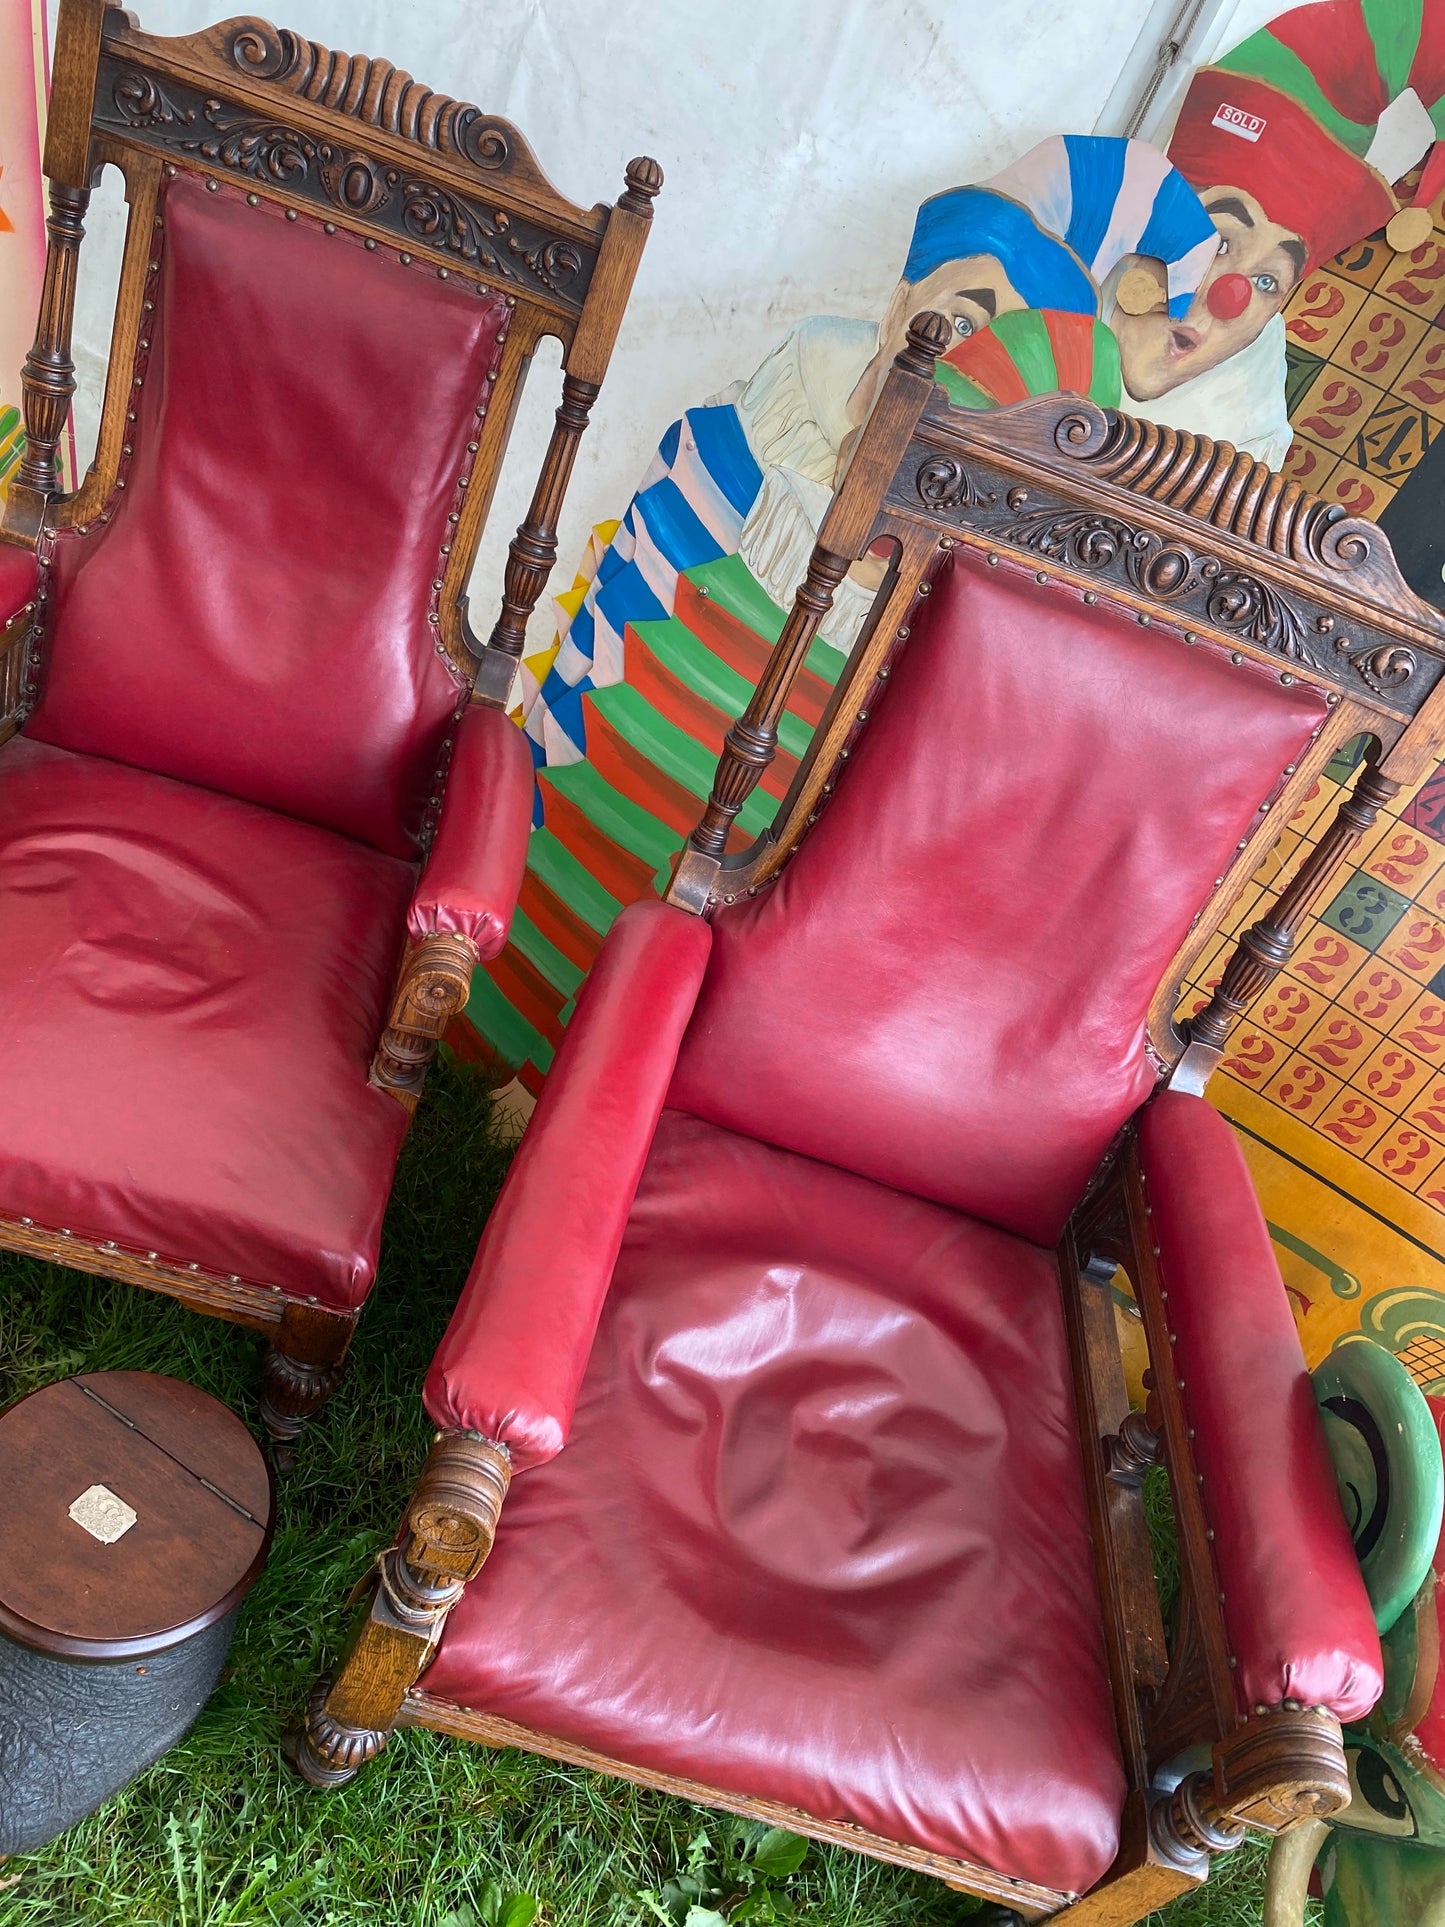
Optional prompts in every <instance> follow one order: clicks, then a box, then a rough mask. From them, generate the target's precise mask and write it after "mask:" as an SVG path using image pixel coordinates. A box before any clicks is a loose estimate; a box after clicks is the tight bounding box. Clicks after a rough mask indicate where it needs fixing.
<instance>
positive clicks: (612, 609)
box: [597, 562, 672, 636]
mask: <svg viewBox="0 0 1445 1927" xmlns="http://www.w3.org/2000/svg"><path fill="white" fill-rule="evenodd" d="M597 607H598V610H599V611H600V612H601V614H602V615H603V616H604V617H605V619H606V621H607V623H608V625H609V627H610V628H611V629H612V630H613V631H614V633H615V634H617V635H619V636H620V635H621V634H622V632H623V631H624V630H625V629H626V627H627V625H628V623H629V622H655V621H656V620H657V619H658V617H659V616H670V615H671V614H672V611H671V609H664V608H663V606H662V604H661V603H660V602H659V601H658V599H657V597H656V596H655V595H654V594H653V593H652V590H651V589H649V588H648V586H647V578H646V576H645V575H644V574H643V573H642V571H641V569H639V568H638V566H637V564H636V563H635V562H629V563H628V565H627V567H626V568H625V569H622V570H620V571H619V572H618V574H616V575H615V576H613V578H612V580H611V581H610V582H609V583H608V584H607V586H606V587H605V588H603V589H599V590H598V591H597Z"/></svg>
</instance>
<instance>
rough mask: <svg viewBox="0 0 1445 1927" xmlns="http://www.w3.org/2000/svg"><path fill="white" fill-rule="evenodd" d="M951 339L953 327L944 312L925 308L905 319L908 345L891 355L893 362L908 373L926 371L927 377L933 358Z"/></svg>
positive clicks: (931, 371) (936, 358) (931, 367)
mask: <svg viewBox="0 0 1445 1927" xmlns="http://www.w3.org/2000/svg"><path fill="white" fill-rule="evenodd" d="M952 340H953V328H952V327H951V325H950V323H949V320H948V316H947V315H942V314H939V312H938V310H937V309H936V308H926V309H925V310H924V312H923V313H922V314H916V315H914V317H913V319H912V320H911V321H910V322H909V324H908V346H907V347H906V348H901V349H900V350H899V351H898V353H897V355H895V356H894V359H893V365H894V367H895V368H903V369H906V370H907V372H908V373H909V374H910V375H927V376H928V377H930V379H931V378H932V375H933V364H934V362H935V361H937V360H938V357H939V356H940V355H941V354H942V353H943V351H944V349H945V348H947V346H948V344H949V342H950V341H952Z"/></svg>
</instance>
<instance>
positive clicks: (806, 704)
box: [673, 575, 833, 727]
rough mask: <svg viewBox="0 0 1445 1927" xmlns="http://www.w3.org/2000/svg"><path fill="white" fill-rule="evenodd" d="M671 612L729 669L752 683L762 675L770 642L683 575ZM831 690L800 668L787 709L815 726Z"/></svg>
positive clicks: (678, 584) (809, 670)
mask: <svg viewBox="0 0 1445 1927" xmlns="http://www.w3.org/2000/svg"><path fill="white" fill-rule="evenodd" d="M673 613H674V614H675V615H676V616H677V617H678V619H679V621H681V622H685V623H686V624H687V626H688V628H689V629H691V631H692V633H693V634H694V635H695V636H696V637H697V639H698V641H699V642H702V643H705V644H706V646H707V647H708V648H709V649H711V650H712V652H713V654H714V655H715V656H717V657H719V658H720V659H721V660H722V661H723V662H725V663H726V664H727V666H728V667H729V669H735V670H736V671H737V672H738V674H739V675H740V676H746V677H747V679H748V681H749V682H751V683H755V682H756V681H757V680H758V678H759V676H761V675H762V673H763V670H764V668H765V667H766V666H767V660H768V657H769V656H770V655H771V654H772V644H771V643H768V642H765V641H764V640H763V638H762V637H761V636H760V635H759V634H758V633H757V631H756V630H755V629H749V627H748V625H747V624H746V623H745V622H739V621H738V619H737V617H736V616H733V615H729V613H728V611H727V610H726V609H723V608H721V607H719V605H718V604H717V603H716V602H714V601H713V599H712V597H711V596H705V595H699V594H698V592H697V585H696V583H694V582H689V581H688V579H687V577H686V576H685V575H680V576H679V577H678V578H677V599H676V601H675V602H674V604H673ZM832 693H833V692H832V690H831V689H830V688H829V687H828V685H827V683H825V682H824V680H823V678H822V677H821V676H819V675H815V674H814V672H813V671H812V670H811V669H800V670H799V671H798V676H797V680H796V681H795V682H794V684H793V690H792V694H791V695H790V696H789V698H788V712H789V714H790V715H793V716H796V717H797V718H798V720H799V721H800V722H804V723H807V724H808V725H809V727H814V726H816V725H817V724H818V723H819V722H820V721H821V720H822V715H823V711H824V710H825V709H826V708H827V706H828V698H829V697H830V696H831V695H832Z"/></svg>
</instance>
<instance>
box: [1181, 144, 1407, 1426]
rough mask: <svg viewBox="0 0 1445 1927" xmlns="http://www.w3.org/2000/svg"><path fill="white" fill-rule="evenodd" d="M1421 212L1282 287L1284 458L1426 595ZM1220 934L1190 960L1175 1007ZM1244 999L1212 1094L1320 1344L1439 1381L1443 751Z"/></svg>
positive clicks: (1270, 876) (1313, 826)
mask: <svg viewBox="0 0 1445 1927" xmlns="http://www.w3.org/2000/svg"><path fill="white" fill-rule="evenodd" d="M1416 184H1417V183H1416V177H1415V176H1411V177H1408V180H1407V182H1406V183H1404V184H1402V185H1403V186H1405V187H1406V188H1407V190H1408V191H1414V189H1415V187H1416ZM1430 213H1431V216H1432V220H1433V227H1432V231H1431V233H1430V234H1429V236H1428V237H1427V238H1426V239H1425V240H1423V241H1422V242H1421V244H1420V245H1419V246H1418V247H1416V248H1414V249H1413V250H1411V251H1410V252H1409V253H1408V254H1405V255H1401V254H1397V253H1396V252H1395V251H1394V250H1393V249H1392V248H1391V247H1390V246H1389V245H1388V243H1387V242H1386V241H1385V239H1384V237H1383V235H1379V234H1377V235H1375V236H1373V237H1370V238H1368V239H1366V240H1363V241H1361V242H1359V243H1358V244H1356V245H1354V246H1352V247H1349V248H1347V249H1345V250H1344V251H1343V253H1341V254H1339V255H1337V256H1336V257H1334V258H1333V259H1332V260H1330V261H1328V262H1326V263H1325V264H1324V265H1323V267H1321V268H1320V269H1319V270H1318V271H1316V272H1315V273H1313V274H1310V275H1308V276H1306V278H1305V280H1304V281H1303V283H1302V284H1301V286H1300V288H1299V289H1298V291H1297V292H1296V294H1295V295H1294V297H1293V298H1292V300H1291V302H1290V303H1289V306H1288V308H1287V310H1286V317H1285V327H1286V332H1287V335H1288V339H1289V382H1290V394H1291V410H1290V418H1291V422H1292V424H1293V427H1294V445H1293V448H1292V449H1291V452H1290V456H1289V460H1288V462H1287V464H1286V472H1287V473H1288V474H1290V475H1292V476H1296V477H1298V478H1299V479H1300V480H1302V481H1303V482H1305V483H1306V485H1307V486H1308V487H1309V488H1311V489H1314V490H1316V491H1318V492H1319V493H1321V494H1323V495H1325V496H1326V497H1328V498H1330V499H1332V500H1334V501H1338V502H1340V503H1342V504H1343V505H1344V506H1345V507H1347V508H1348V509H1349V510H1350V511H1351V513H1352V514H1357V515H1364V516H1368V517H1369V518H1370V519H1371V520H1375V521H1378V522H1380V524H1381V525H1382V526H1383V527H1384V528H1385V529H1387V531H1388V532H1389V535H1390V539H1391V543H1392V545H1393V546H1394V548H1395V551H1396V554H1397V555H1398V557H1399V559H1400V563H1401V567H1402V569H1403V570H1404V573H1405V575H1406V577H1407V579H1408V580H1409V582H1410V584H1411V586H1412V587H1413V588H1414V589H1415V591H1416V593H1417V594H1419V595H1420V596H1422V597H1424V598H1425V600H1427V601H1429V602H1432V603H1433V604H1434V605H1435V606H1436V607H1437V608H1445V574H1442V569H1445V465H1442V464H1445V440H1442V439H1441V429H1442V427H1445V190H1442V192H1441V193H1439V194H1437V195H1435V196H1434V197H1433V199H1432V201H1431V203H1430ZM1358 753H1359V750H1358V745H1352V746H1351V748H1350V750H1349V751H1348V752H1347V753H1346V754H1344V755H1342V756H1341V757H1339V758H1338V759H1337V760H1336V761H1335V762H1334V763H1333V764H1331V765H1330V768H1329V770H1328V771H1327V773H1326V774H1325V775H1324V776H1323V777H1322V778H1321V779H1320V781H1319V783H1318V785H1317V786H1316V789H1315V792H1314V793H1313V795H1311V797H1310V798H1309V799H1308V801H1307V802H1306V803H1305V804H1303V805H1302V806H1301V808H1300V809H1299V810H1298V811H1297V812H1296V813H1295V816H1294V818H1293V819H1292V820H1291V822H1290V823H1289V825H1288V827H1287V828H1286V829H1285V831H1284V833H1283V834H1282V836H1281V838H1280V843H1279V846H1278V848H1277V849H1276V850H1275V852H1274V853H1273V854H1272V855H1271V857H1270V859H1269V860H1268V862H1267V863H1266V865H1265V866H1264V868H1263V869H1262V870H1261V872H1260V873H1259V876H1258V877H1257V878H1256V880H1255V883H1254V885H1253V887H1252V889H1251V890H1250V892H1249V893H1248V894H1247V896H1246V898H1245V899H1244V900H1243V901H1242V902H1241V904H1240V905H1239V907H1238V909H1237V910H1236V912H1235V915H1234V918H1233V927H1234V929H1235V930H1238V929H1242V928H1243V927H1244V925H1245V924H1246V923H1247V922H1249V921H1250V920H1251V919H1252V918H1253V917H1255V916H1257V915H1258V914H1259V911H1260V908H1261V906H1262V905H1263V904H1264V903H1265V902H1266V901H1268V900H1270V899H1272V898H1273V896H1274V895H1275V894H1276V893H1277V885H1278V883H1279V881H1280V878H1281V875H1282V873H1283V872H1284V871H1285V869H1286V868H1287V867H1288V866H1290V865H1292V864H1293V862H1294V861H1295V859H1296V857H1297V854H1298V851H1299V849H1300V846H1301V845H1302V844H1303V843H1308V842H1312V841H1313V840H1314V839H1315V837H1316V836H1318V835H1319V834H1320V833H1321V831H1322V830H1323V828H1324V826H1325V824H1326V822H1327V821H1328V819H1329V816H1330V814H1331V813H1332V812H1333V810H1334V808H1335V806H1336V804H1337V803H1338V801H1339V799H1340V795H1341V793H1342V785H1344V784H1347V783H1348V782H1349V780H1350V778H1351V776H1352V773H1353V765H1354V763H1355V762H1356V761H1357V759H1358ZM1229 941H1230V939H1229V938H1228V937H1221V938H1220V939H1219V940H1218V941H1217V942H1216V944H1215V945H1214V947H1213V950H1212V952H1211V953H1209V954H1208V955H1207V956H1206V957H1205V958H1204V959H1202V960H1201V969H1200V971H1199V973H1198V986H1197V990H1196V992H1195V994H1192V995H1191V996H1190V997H1188V998H1187V999H1186V1002H1185V1009H1186V1010H1187V1009H1193V1008H1195V1007H1196V1006H1197V1005H1198V1003H1199V1002H1200V995H1199V994H1198V993H1199V992H1201V991H1202V990H1203V989H1204V987H1205V986H1206V985H1209V984H1212V983H1213V982H1215V981H1217V979H1218V976H1219V973H1220V970H1221V968H1222V964H1223V957H1224V953H1225V950H1226V948H1227V945H1228V943H1229ZM1252 1015H1253V1017H1254V1020H1255V1021H1254V1022H1253V1023H1252V1024H1249V1025H1246V1026H1242V1027H1241V1028H1240V1030H1239V1031H1238V1032H1236V1034H1235V1037H1234V1040H1233V1044H1232V1048H1231V1050H1230V1052H1229V1054H1228V1055H1227V1057H1226V1058H1225V1061H1224V1063H1223V1065H1222V1067H1221V1072H1220V1074H1219V1076H1218V1077H1217V1078H1216V1079H1215V1082H1214V1084H1213V1086H1212V1088H1211V1092H1210V1095H1211V1096H1212V1097H1213V1098H1214V1099H1215V1101H1216V1102H1217V1103H1218V1104H1219V1106H1220V1108H1221V1109H1222V1110H1223V1111H1224V1112H1225V1114H1226V1115H1227V1116H1228V1117H1230V1118H1231V1119H1232V1120H1233V1122H1234V1123H1235V1125H1236V1126H1237V1128H1238V1129H1239V1130H1240V1132H1241V1135H1242V1137H1243V1141H1244V1146H1245V1151H1246V1155H1247V1156H1248V1157H1249V1160H1250V1164H1251V1168H1252V1170H1253V1172H1254V1177H1255V1181H1256V1183H1257V1185H1258V1187H1259V1191H1260V1195H1261V1198H1262V1199H1263V1200H1264V1204H1265V1208H1266V1213H1267V1215H1268V1216H1269V1218H1270V1220H1271V1222H1272V1224H1273V1226H1274V1229H1275V1238H1276V1243H1277V1245H1278V1247H1279V1252H1280V1258H1281V1262H1282V1266H1283V1269H1284V1275H1285V1280H1286V1283H1287V1284H1288V1285H1289V1287H1290V1290H1291V1293H1292V1295H1293V1297H1294V1302H1295V1310H1296V1314H1297V1317H1298V1319H1299V1323H1300V1329H1301V1332H1302V1334H1303V1336H1304V1340H1305V1349H1306V1354H1307V1356H1308V1358H1309V1360H1310V1363H1311V1364H1314V1363H1316V1362H1317V1361H1318V1359H1319V1358H1321V1357H1322V1356H1323V1355H1324V1354H1325V1353H1326V1352H1327V1351H1328V1350H1329V1349H1330V1347H1331V1346H1332V1345H1333V1344H1335V1343H1336V1342H1337V1341H1338V1340H1339V1339H1340V1338H1341V1337H1343V1336H1346V1335H1348V1334H1352V1333H1355V1332H1363V1333H1365V1334H1367V1335H1368V1336H1370V1337H1372V1338H1376V1339H1378V1340H1379V1341H1380V1342H1381V1343H1382V1344H1386V1345H1388V1346H1389V1347H1390V1348H1391V1349H1392V1350H1394V1351H1395V1352H1397V1353H1398V1354H1399V1356H1400V1357H1401V1358H1402V1359H1403V1360H1404V1362H1405V1364H1406V1365H1407V1367H1408V1368H1409V1369H1410V1371H1411V1372H1412V1373H1413V1375H1414V1376H1415V1378H1416V1379H1417V1381H1418V1382H1419V1383H1420V1384H1421V1385H1422V1386H1424V1387H1426V1388H1427V1389H1428V1390H1429V1391H1431V1392H1432V1393H1436V1392H1445V1215H1442V1214H1445V765H1442V767H1441V768H1440V769H1437V770H1435V771H1434V772H1432V773H1431V775H1430V776H1428V777H1427V778H1426V780H1425V781H1424V782H1422V783H1421V784H1420V785H1419V786H1418V788H1417V789H1416V790H1415V791H1414V792H1413V793H1406V794H1402V795H1401V796H1400V797H1398V798H1397V799H1396V800H1395V802H1394V803H1392V804H1390V805H1388V806H1387V807H1386V809H1385V810H1383V811H1382V812H1381V815H1380V820H1379V823H1378V824H1377V826H1376V828H1375V830H1374V831H1373V832H1372V833H1371V836H1370V838H1369V839H1368V841H1367V842H1366V844H1365V845H1364V846H1363V848H1362V851H1361V853H1360V856H1359V860H1358V861H1357V863H1356V864H1355V865H1354V867H1353V868H1351V869H1350V870H1348V871H1347V872H1345V873H1344V874H1343V875H1342V876H1341V877H1340V878H1339V880H1338V882H1337V883H1336V885H1335V887H1334V889H1333V891H1332V894H1331V897H1330V899H1329V900H1328V901H1327V902H1326V903H1325V904H1323V905H1322V906H1321V909H1320V912H1319V914H1318V916H1316V917H1315V918H1314V919H1313V920H1312V921H1311V922H1310V923H1309V924H1308V925H1307V926H1306V928H1305V929H1304V931H1303V933H1302V935H1301V938H1300V942H1299V945H1298V947H1297V949H1296V951H1295V955H1294V959H1293V961H1292V962H1291V964H1290V965H1289V967H1288V969H1287V970H1286V971H1284V972H1283V973H1282V975H1281V976H1280V977H1279V979H1278V980H1277V982H1276V984H1275V986H1274V988H1273V990H1272V991H1271V992H1270V993H1269V994H1268V995H1267V996H1266V997H1265V998H1264V999H1263V1001H1262V1002H1261V1003H1260V1004H1259V1005H1258V1006H1257V1007H1256V1009H1255V1011H1254V1012H1253V1013H1252Z"/></svg>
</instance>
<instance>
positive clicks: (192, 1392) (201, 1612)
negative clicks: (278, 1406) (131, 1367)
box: [0, 1372, 275, 1660]
mask: <svg viewBox="0 0 1445 1927" xmlns="http://www.w3.org/2000/svg"><path fill="white" fill-rule="evenodd" d="M0 1504H3V1520H4V1523H3V1528H0V1629H3V1630H4V1631H5V1632H7V1633H8V1634H9V1635H10V1636H11V1638H13V1639H17V1640H19V1641H20V1642H21V1643H22V1644H23V1645H26V1646H31V1647H34V1648H35V1649H36V1650H37V1651H39V1652H44V1653H51V1654H54V1655H56V1656H57V1657H61V1658H72V1659H91V1660H107V1659H109V1660H117V1659H131V1658H135V1657H137V1656H139V1655H142V1654H145V1653H154V1652H160V1651H163V1650H164V1649H165V1648H166V1647H169V1646H176V1645H179V1644H180V1642H181V1641H182V1640H183V1639H189V1638H190V1637H191V1636H192V1634H194V1633H198V1632H201V1631H203V1630H204V1629H205V1628H206V1627H207V1626H210V1625H214V1623H215V1622H216V1620H218V1619H220V1618H222V1617H223V1616H224V1615H225V1614H226V1613H228V1612H229V1611H230V1610H231V1608H232V1607H233V1606H234V1605H236V1604H237V1603H238V1601H239V1600H241V1599H242V1598H243V1597H244V1596H245V1593H246V1591H247V1589H248V1588H249V1587H250V1585H251V1583H252V1581H253V1580H254V1579H255V1578H256V1576H257V1574H258V1573H259V1572H260V1570H261V1568H262V1566H263V1565H264V1564H265V1560H266V1553H267V1550H268V1548H269V1546H270V1543H271V1529H272V1523H273V1517H274V1510H275V1493H274V1488H273V1485H272V1480H271V1468H270V1466H269V1465H268V1463H267V1461H266V1457H265V1454H264V1453H263V1452H262V1450H261V1448H260V1446H259V1445H257V1443H256V1441H255V1439H254V1438H252V1436H251V1434H250V1432H249V1431H248V1430H247V1428H246V1426H245V1425H244V1424H242V1422H241V1420H240V1419H238V1418H237V1417H236V1415H235V1413H234V1412H232V1411H230V1410H229V1409H228V1408H227V1407H226V1406H224V1405H223V1404H222V1403H221V1402H220V1400H219V1399H214V1398H211V1397H209V1396H208V1395H207V1394H206V1393H205V1392H198V1391H197V1390H196V1389H195V1387H194V1386H193V1385H185V1384H183V1383H182V1382H181V1381H180V1380H179V1379H175V1378H162V1377H159V1376H158V1375H157V1374H155V1373H154V1372H98V1373H93V1374H86V1375H85V1376H83V1377H80V1378H68V1379H64V1380H62V1381H61V1382H60V1383H59V1384H57V1385H46V1386H44V1387H42V1389H41V1390H40V1391H38V1392H31V1393H30V1394H29V1396H28V1397H26V1398H22V1399H20V1400H19V1401H18V1402H17V1403H16V1404H14V1405H12V1406H11V1407H10V1408H9V1409H8V1410H7V1411H6V1412H4V1413H0Z"/></svg>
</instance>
